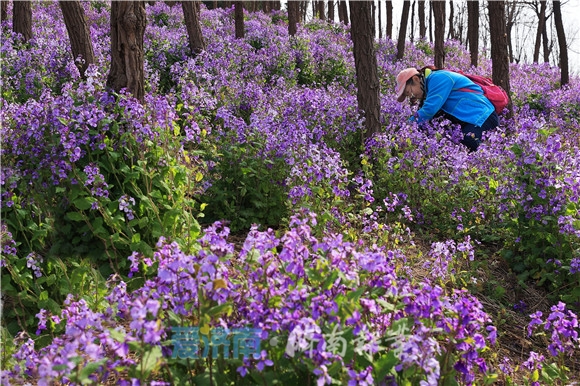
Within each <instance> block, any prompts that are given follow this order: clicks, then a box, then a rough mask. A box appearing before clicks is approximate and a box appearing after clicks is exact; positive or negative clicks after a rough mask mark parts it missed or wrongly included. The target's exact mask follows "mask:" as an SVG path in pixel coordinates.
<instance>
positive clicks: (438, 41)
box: [431, 0, 445, 68]
mask: <svg viewBox="0 0 580 386" xmlns="http://www.w3.org/2000/svg"><path fill="white" fill-rule="evenodd" d="M431 5H432V6H433V18H434V19H435V48H434V50H435V58H434V59H435V60H434V64H435V67H438V68H443V66H445V2H444V1H434V0H431Z"/></svg>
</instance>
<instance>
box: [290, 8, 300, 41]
mask: <svg viewBox="0 0 580 386" xmlns="http://www.w3.org/2000/svg"><path fill="white" fill-rule="evenodd" d="M287 4H288V35H290V36H295V35H296V32H297V31H298V26H297V24H298V6H299V5H300V4H299V2H298V1H297V0H288V3H287Z"/></svg>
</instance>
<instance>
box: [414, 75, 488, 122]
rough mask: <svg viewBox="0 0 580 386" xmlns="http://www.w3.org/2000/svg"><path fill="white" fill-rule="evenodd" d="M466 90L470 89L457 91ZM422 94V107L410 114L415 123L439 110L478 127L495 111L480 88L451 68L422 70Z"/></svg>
mask: <svg viewBox="0 0 580 386" xmlns="http://www.w3.org/2000/svg"><path fill="white" fill-rule="evenodd" d="M460 89H469V90H473V91H475V92H470V91H460ZM425 93H426V95H427V98H426V99H425V101H424V102H423V106H422V107H421V108H420V109H419V110H418V111H417V116H416V117H412V118H416V119H411V120H416V121H417V122H418V123H423V122H425V121H428V120H430V119H431V118H433V117H434V116H435V115H436V114H437V113H438V112H439V111H440V110H443V111H444V112H446V113H447V114H450V115H452V116H454V117H455V118H457V119H459V120H461V121H463V122H468V123H472V124H474V125H476V126H481V125H483V123H484V122H485V120H486V119H487V118H488V117H489V115H490V114H491V113H492V112H494V111H495V108H494V107H493V104H492V103H491V102H490V101H489V99H487V98H486V97H485V96H483V90H482V89H481V87H479V85H477V84H475V83H473V82H472V81H471V80H469V79H468V78H467V77H465V76H463V75H461V74H458V73H456V72H453V71H445V70H437V71H431V70H427V71H426V73H425Z"/></svg>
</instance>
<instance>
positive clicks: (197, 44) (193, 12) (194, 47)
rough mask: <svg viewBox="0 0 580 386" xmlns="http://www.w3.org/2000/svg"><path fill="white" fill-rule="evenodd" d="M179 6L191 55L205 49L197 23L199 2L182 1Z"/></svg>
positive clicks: (199, 26)
mask: <svg viewBox="0 0 580 386" xmlns="http://www.w3.org/2000/svg"><path fill="white" fill-rule="evenodd" d="M181 8H182V10H183V17H184V19H185V27H186V28H187V36H188V38H189V49H190V51H191V53H192V54H193V55H197V54H199V53H200V52H202V51H203V50H205V42H204V40H203V33H202V32H201V25H200V24H199V2H197V1H182V2H181Z"/></svg>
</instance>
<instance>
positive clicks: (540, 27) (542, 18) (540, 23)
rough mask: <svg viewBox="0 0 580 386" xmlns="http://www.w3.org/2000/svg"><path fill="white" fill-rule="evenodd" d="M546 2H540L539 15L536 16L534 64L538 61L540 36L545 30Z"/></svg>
mask: <svg viewBox="0 0 580 386" xmlns="http://www.w3.org/2000/svg"><path fill="white" fill-rule="evenodd" d="M546 3H547V2H546V0H542V1H540V13H539V14H538V30H537V32H536V43H535V45H534V63H538V61H539V60H540V47H541V45H542V34H543V32H544V30H545V29H546V5H547V4H546Z"/></svg>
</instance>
